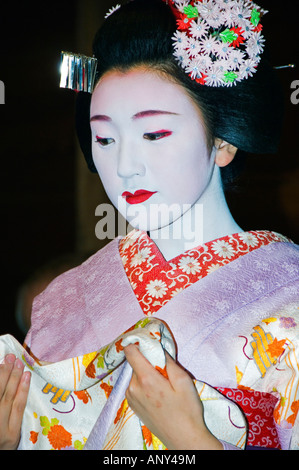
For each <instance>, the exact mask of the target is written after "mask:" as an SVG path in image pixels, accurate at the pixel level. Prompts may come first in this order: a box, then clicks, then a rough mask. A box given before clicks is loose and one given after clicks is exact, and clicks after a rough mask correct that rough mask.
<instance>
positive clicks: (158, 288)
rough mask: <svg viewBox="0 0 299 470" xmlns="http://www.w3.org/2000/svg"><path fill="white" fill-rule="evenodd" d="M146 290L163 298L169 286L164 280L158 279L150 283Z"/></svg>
mask: <svg viewBox="0 0 299 470" xmlns="http://www.w3.org/2000/svg"><path fill="white" fill-rule="evenodd" d="M146 290H147V292H148V294H149V295H150V296H151V297H154V298H155V299H161V298H162V297H163V296H164V295H165V294H166V292H167V286H166V284H165V282H164V281H161V280H159V279H156V280H154V281H150V282H149V283H148V285H147V286H146Z"/></svg>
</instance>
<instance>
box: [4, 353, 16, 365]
mask: <svg viewBox="0 0 299 470" xmlns="http://www.w3.org/2000/svg"><path fill="white" fill-rule="evenodd" d="M15 360H16V357H15V356H14V355H13V354H8V355H7V356H5V362H6V363H8V364H13V363H14V362H15Z"/></svg>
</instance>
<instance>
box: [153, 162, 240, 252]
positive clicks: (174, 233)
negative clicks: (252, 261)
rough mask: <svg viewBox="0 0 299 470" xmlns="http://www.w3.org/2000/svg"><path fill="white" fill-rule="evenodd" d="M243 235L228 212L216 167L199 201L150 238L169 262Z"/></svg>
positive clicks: (154, 232) (218, 171)
mask: <svg viewBox="0 0 299 470" xmlns="http://www.w3.org/2000/svg"><path fill="white" fill-rule="evenodd" d="M241 231H242V229H241V228H240V227H239V226H238V224H237V223H236V222H235V220H234V219H233V217H232V215H231V212H230V210H229V208H228V205H227V202H226V199H225V195H224V192H223V188H222V182H221V175H220V169H219V167H218V166H216V165H215V167H214V170H213V173H212V176H211V179H210V182H209V184H208V187H207V188H206V190H205V192H204V193H203V195H202V196H201V197H200V199H199V200H198V201H197V202H196V203H195V204H194V205H193V206H192V207H190V209H189V210H187V211H186V212H185V213H184V214H183V215H182V216H181V217H180V218H179V219H177V220H175V222H173V223H172V224H171V225H169V226H167V227H164V228H161V229H159V230H154V231H151V232H150V237H151V238H152V240H153V241H154V242H155V243H156V245H157V247H158V248H159V250H160V251H161V253H162V254H163V256H164V258H165V259H166V260H168V261H169V260H171V259H173V258H175V257H176V256H178V255H180V254H182V253H184V252H185V251H186V250H189V249H192V248H195V247H197V246H199V245H202V244H203V243H206V242H208V241H210V240H216V239H217V238H221V237H224V236H226V235H231V234H233V233H238V232H241Z"/></svg>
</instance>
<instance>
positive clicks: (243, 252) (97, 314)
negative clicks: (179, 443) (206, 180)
mask: <svg viewBox="0 0 299 470" xmlns="http://www.w3.org/2000/svg"><path fill="white" fill-rule="evenodd" d="M298 261H299V251H298V246H296V245H295V244H293V243H292V242H291V241H290V240H288V239H287V238H286V237H283V236H282V235H279V234H277V233H275V232H268V231H250V232H242V233H238V234H233V235H228V236H226V237H222V238H220V239H217V240H213V241H210V242H208V243H205V244H204V245H202V246H200V247H197V248H195V249H191V250H188V251H186V252H185V253H183V254H181V255H179V256H177V257H176V258H174V259H172V260H170V261H166V260H165V259H164V258H163V256H162V254H161V253H160V252H159V250H158V248H157V246H156V245H155V243H154V242H153V241H152V240H151V239H150V238H149V237H148V236H147V234H146V233H144V232H141V231H136V230H134V231H133V232H131V233H130V234H128V235H127V236H126V237H124V238H117V239H115V240H113V241H112V242H110V243H109V244H108V245H107V246H106V247H105V248H103V249H102V250H100V251H99V252H98V253H96V254H95V255H93V256H92V257H91V258H89V259H88V260H87V261H86V262H84V263H83V264H82V265H80V266H78V267H76V268H74V269H72V270H70V271H68V272H66V273H64V274H62V275H61V276H59V277H58V278H57V279H55V280H54V281H53V282H52V283H51V284H50V285H49V286H48V288H47V289H46V290H45V291H44V292H43V293H42V294H40V295H39V296H38V297H37V298H36V299H35V302H34V307H33V313H32V326H31V329H30V331H29V333H28V335H27V338H26V340H25V349H26V352H24V351H25V350H24V351H23V354H22V357H23V359H24V360H25V361H26V363H27V365H30V361H33V359H34V361H35V364H38V366H39V367H42V364H43V363H42V361H45V362H47V363H48V362H50V363H53V364H57V363H58V364H64V363H65V361H72V364H73V367H72V369H73V371H75V370H76V371H77V372H76V374H75V375H76V377H77V381H79V375H80V374H81V375H82V374H83V373H84V374H85V375H86V374H87V379H88V380H91V381H93V384H94V383H98V384H100V385H99V386H98V387H97V390H99V389H100V390H101V393H102V394H103V396H104V395H105V400H106V403H104V402H103V408H102V411H101V413H100V414H99V416H97V417H96V419H94V422H93V423H92V429H91V430H90V433H89V435H88V436H87V435H86V436H81V437H80V438H78V436H77V438H76V436H75V435H74V436H73V435H72V433H71V432H69V431H67V430H66V428H65V426H64V423H63V420H64V418H65V417H67V415H69V414H71V413H73V412H74V409H79V407H80V406H81V408H82V409H84V407H85V410H87V408H88V406H91V404H92V402H93V401H96V400H97V399H98V397H99V391H97V392H96V393H94V394H93V395H91V394H89V391H90V390H91V389H89V388H88V386H85V388H84V384H85V385H86V384H87V385H88V380H87V379H86V377H85V379H86V380H87V382H86V380H85V379H84V380H85V382H84V380H83V382H82V383H83V385H82V387H83V388H82V387H81V390H80V391H79V392H78V391H76V390H74V391H67V389H66V388H63V386H61V387H60V388H59V386H58V387H57V386H55V384H54V385H53V383H54V382H49V383H47V384H46V385H45V386H44V388H43V393H44V395H45V394H49V392H51V393H50V396H51V397H53V398H55V399H56V401H53V402H52V405H51V406H52V410H54V411H55V410H56V412H57V413H58V414H57V415H55V417H52V415H51V416H37V413H36V412H34V411H33V412H32V410H30V413H31V414H32V415H33V417H32V416H31V423H34V422H37V421H38V420H39V430H37V427H36V426H35V428H34V429H35V430H32V431H30V430H29V433H28V432H27V435H24V438H23V441H22V446H23V447H21V448H38V443H39V442H40V441H41V436H43V438H44V439H48V441H50V444H51V445H52V447H51V448H57V449H62V448H68V447H71V448H85V449H110V450H111V449H114V448H118V449H119V448H126V447H124V446H125V445H126V443H125V442H126V440H125V439H124V440H123V441H122V437H121V430H122V429H125V426H127V432H128V433H129V434H131V435H132V433H133V432H134V431H133V428H132V429H131V428H130V427H129V426H130V425H131V424H129V423H134V419H136V417H134V416H133V415H134V413H133V412H132V410H130V409H129V407H128V404H127V403H126V400H124V393H125V390H126V388H127V386H128V384H129V380H130V371H129V367H128V364H127V363H126V362H124V363H121V360H119V361H118V363H117V367H116V368H115V369H114V372H113V374H114V376H113V374H112V375H111V374H110V373H109V371H108V373H106V375H105V374H103V375H102V376H100V375H98V370H99V367H100V369H101V368H102V369H103V362H104V363H105V366H106V365H107V363H108V362H109V360H108V359H107V357H106V356H107V351H108V353H109V354H110V356H111V354H112V353H111V345H112V349H113V354H115V352H117V353H118V354H119V353H120V351H121V350H122V340H123V338H124V337H126V335H128V334H129V335H130V334H132V332H133V333H134V334H135V333H136V331H137V334H139V332H140V331H141V330H140V329H139V327H140V326H141V327H142V329H144V326H145V325H147V327H148V328H149V331H148V334H149V336H152V337H154V336H156V337H158V336H159V337H160V338H162V337H164V336H165V337H166V338H168V339H169V342H170V343H171V344H172V346H173V348H174V349H173V350H175V354H176V355H177V360H178V362H179V363H180V364H181V365H182V366H183V367H184V368H185V369H187V370H188V371H189V372H190V373H191V374H192V376H193V377H194V383H195V385H196V387H197V389H198V391H199V395H200V396H201V397H202V400H203V404H204V407H205V406H206V405H207V416H209V414H211V416H212V415H213V419H214V421H215V420H216V421H217V422H218V424H219V423H222V422H223V423H224V424H223V429H227V428H228V427H229V426H230V425H231V427H232V429H231V431H232V435H233V432H235V431H236V432H237V431H238V432H237V434H236V435H234V437H233V438H232V440H231V441H230V440H229V438H228V440H226V436H225V431H223V433H224V434H223V436H222V435H220V436H219V439H220V440H221V442H222V443H223V447H224V448H225V449H230V448H233V449H234V448H241V449H244V448H246V449H250V448H263V449H266V448H267V449H299V426H298V424H299V416H298V410H299V380H298V378H299V353H298V351H299V335H298V331H299V329H298V323H299V310H298V309H299V295H298V294H299V289H298V274H299V263H298ZM152 322H153V323H152ZM157 322H158V323H157ZM161 325H162V329H161ZM152 326H153V328H154V330H150V329H151V327H152ZM136 328H137V330H136ZM159 328H160V330H159ZM164 329H165V331H166V334H164V333H163V331H164ZM158 330H159V331H158ZM124 332H125V334H124ZM116 338H120V339H116ZM134 338H135V339H134ZM170 338H171V339H170ZM139 340H140V336H139V337H138V338H137V340H136V337H134V335H133V340H132V341H133V342H134V341H139ZM142 341H143V340H142ZM167 341H168V340H166V343H167ZM159 344H160V343H159ZM105 345H109V346H107V347H104V348H103V346H105ZM101 348H102V349H101ZM100 349H101V350H100ZM166 349H167V348H166ZM99 350H100V352H99ZM29 354H30V356H29ZM109 354H108V356H109ZM105 355H106V356H105ZM110 356H109V357H110ZM113 357H114V356H113ZM78 358H79V359H78ZM103 358H104V359H103ZM61 361H62V362H61ZM113 361H114V359H113ZM79 362H80V364H83V366H84V365H85V366H84V367H83V372H82V368H80V367H79ZM110 362H111V361H110ZM99 364H100V366H99ZM157 367H158V366H157ZM159 368H160V370H161V372H162V373H163V361H162V363H161V364H160V366H159ZM106 372H107V371H106ZM54 375H55V374H54ZM54 375H53V377H54ZM73 375H74V373H73ZM53 380H54V379H53ZM99 381H100V382H99ZM89 385H90V384H89ZM203 389H205V390H206V392H204V393H207V395H206V396H205V395H204V393H203V395H201V393H202V391H203ZM66 396H67V397H69V396H71V397H72V398H71V401H70V400H69V399H68V400H66V398H65V397H66ZM63 397H64V398H63ZM54 403H55V404H57V403H59V406H61V408H59V407H58V406H57V405H55V409H54V406H53V404H54ZM70 403H73V405H72V406H73V407H71V406H70ZM75 405H76V406H75ZM218 405H219V406H218ZM208 406H210V408H209V409H208ZM58 408H59V409H58ZM71 408H72V409H71ZM217 413H219V415H218V416H217ZM52 414H53V411H52ZM86 414H88V413H87V411H86ZM53 416H54V415H53ZM129 418H131V419H129ZM213 419H212V420H211V422H212V421H213ZM135 425H136V423H135V424H134V426H135ZM32 426H33V424H32ZM211 426H213V424H211ZM219 426H220V424H219ZM220 427H221V426H220ZM139 428H140V433H139V434H140V436H141V441H140V442H141V444H140V442H139V441H138V442H139V443H138V444H137V443H136V442H132V443H130V444H129V445H132V447H130V448H144V449H161V448H162V449H163V448H164V447H163V443H161V442H159V440H158V439H157V438H155V436H153V435H152V434H151V433H150V432H149V431H148V430H147V429H146V428H145V427H144V426H143V425H142V423H139ZM32 429H33V428H32ZM134 429H136V428H134ZM54 431H55V432H57V435H56V438H55V432H54ZM58 431H59V432H58ZM50 434H51V439H50V438H49V435H50ZM217 437H218V436H217ZM29 442H30V446H31V447H28V446H29ZM76 446H77V447H76ZM135 446H137V447H135ZM138 446H139V447H138ZM140 446H141V447H140Z"/></svg>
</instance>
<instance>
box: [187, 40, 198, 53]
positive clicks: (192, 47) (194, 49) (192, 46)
mask: <svg viewBox="0 0 299 470" xmlns="http://www.w3.org/2000/svg"><path fill="white" fill-rule="evenodd" d="M200 49H201V46H200V43H199V42H198V41H196V39H194V38H189V39H188V45H187V52H188V54H189V56H190V57H197V56H198V55H199V53H200Z"/></svg>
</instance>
